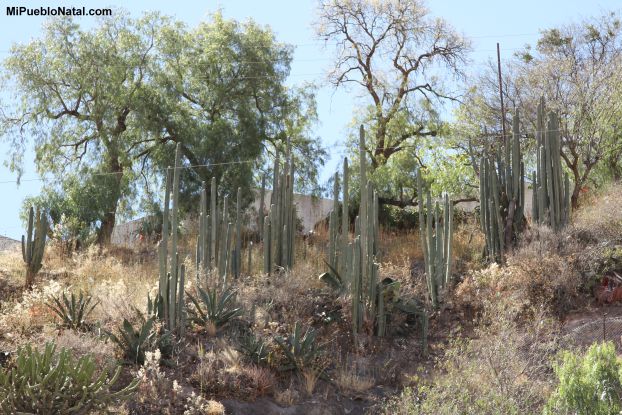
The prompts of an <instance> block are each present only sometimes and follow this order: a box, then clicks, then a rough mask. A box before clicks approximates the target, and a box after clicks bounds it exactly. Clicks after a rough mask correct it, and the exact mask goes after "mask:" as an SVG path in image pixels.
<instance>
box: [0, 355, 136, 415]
mask: <svg viewBox="0 0 622 415" xmlns="http://www.w3.org/2000/svg"><path fill="white" fill-rule="evenodd" d="M55 351H56V345H54V343H47V344H46V345H45V350H44V351H43V353H40V352H39V351H37V350H36V349H34V350H33V349H32V347H31V346H30V345H26V346H25V347H22V348H20V349H19V350H18V351H17V358H16V360H15V362H14V364H12V366H11V368H10V369H6V370H3V369H0V412H1V413H3V414H26V413H27V414H86V413H92V412H94V411H97V410H106V408H108V406H109V405H111V404H113V403H115V402H119V401H123V400H126V399H128V398H129V397H130V396H131V395H132V394H133V393H134V391H135V390H136V387H137V386H138V380H133V381H132V382H130V384H129V385H127V386H126V387H124V388H118V387H115V384H116V382H117V380H118V379H119V374H120V372H121V367H117V368H116V370H115V371H114V373H113V375H112V377H109V376H108V375H109V373H108V371H103V372H102V373H100V374H98V373H96V367H97V366H96V364H95V361H94V360H93V358H92V357H91V356H83V357H81V358H80V359H78V361H75V360H74V359H73V358H72V357H71V353H70V352H69V351H68V350H67V349H62V350H61V351H60V353H58V354H56V353H55ZM113 390H114V391H113Z"/></svg>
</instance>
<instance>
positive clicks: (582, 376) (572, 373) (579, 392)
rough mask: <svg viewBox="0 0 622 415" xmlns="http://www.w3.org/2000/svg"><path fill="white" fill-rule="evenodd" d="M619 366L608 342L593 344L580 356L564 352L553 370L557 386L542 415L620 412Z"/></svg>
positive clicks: (584, 414) (605, 414)
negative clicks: (556, 378)
mask: <svg viewBox="0 0 622 415" xmlns="http://www.w3.org/2000/svg"><path fill="white" fill-rule="evenodd" d="M621 369H622V365H621V363H620V361H619V360H618V358H617V356H616V351H615V346H614V345H613V343H611V342H607V343H601V344H593V345H592V346H591V347H590V348H589V349H588V351H587V353H585V355H584V356H578V355H577V354H575V353H573V352H570V351H565V352H563V353H562V355H561V362H560V363H558V364H557V365H555V366H554V370H555V374H556V375H557V377H558V378H559V385H558V386H557V389H556V390H555V391H554V392H553V394H552V395H551V397H550V399H549V401H548V403H547V405H546V407H545V409H544V414H545V415H549V414H550V415H552V414H577V415H588V414H589V415H614V414H619V413H620V411H621V410H622V404H621V402H622V383H621V381H620V375H621Z"/></svg>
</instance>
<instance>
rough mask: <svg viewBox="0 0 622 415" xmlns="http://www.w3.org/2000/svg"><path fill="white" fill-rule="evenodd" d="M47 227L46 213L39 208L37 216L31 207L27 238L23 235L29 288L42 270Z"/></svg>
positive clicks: (23, 251)
mask: <svg viewBox="0 0 622 415" xmlns="http://www.w3.org/2000/svg"><path fill="white" fill-rule="evenodd" d="M47 227H48V223H47V217H46V215H45V213H44V212H42V211H41V210H40V209H39V208H37V211H36V214H35V210H34V209H33V207H32V206H31V207H30V210H29V211H28V231H27V236H24V235H22V257H23V258H24V262H25V263H26V286H27V287H31V286H32V284H33V283H34V282H35V277H36V276H37V273H38V272H39V270H40V269H41V266H42V261H43V253H44V251H45V238H46V230H47Z"/></svg>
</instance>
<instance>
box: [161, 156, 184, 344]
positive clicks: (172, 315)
mask: <svg viewBox="0 0 622 415" xmlns="http://www.w3.org/2000/svg"><path fill="white" fill-rule="evenodd" d="M181 168H182V167H181V148H180V145H179V144H177V148H176V150H175V167H174V168H173V169H171V168H170V167H169V168H168V169H167V171H166V184H165V193H164V213H163V220H162V239H161V240H160V242H159V244H158V254H159V266H160V279H159V289H158V292H159V295H160V298H161V300H162V301H163V303H164V307H163V308H164V316H160V318H162V319H163V321H164V324H165V326H166V328H167V329H168V330H169V331H170V332H174V333H178V334H179V335H182V336H183V333H184V329H185V325H186V311H185V305H184V287H185V272H186V270H185V266H184V264H179V253H178V251H177V242H178V225H179V223H178V221H179V215H178V212H179V175H180V170H181ZM171 172H172V178H171ZM171 187H172V193H173V204H172V207H171V208H170V211H171V224H170V233H171V250H170V253H169V249H168V234H169V222H168V218H169V202H170V194H171Z"/></svg>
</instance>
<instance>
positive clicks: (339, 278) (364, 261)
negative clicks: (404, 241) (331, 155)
mask: <svg viewBox="0 0 622 415" xmlns="http://www.w3.org/2000/svg"><path fill="white" fill-rule="evenodd" d="M359 160H360V166H359V168H360V170H359V173H360V183H361V202H360V208H359V215H358V216H357V217H356V220H355V226H354V239H353V241H350V237H349V231H350V223H349V214H348V209H349V195H348V191H349V188H348V180H349V169H348V160H347V159H345V160H344V164H343V177H342V180H341V182H342V185H343V190H342V194H343V199H342V200H343V201H342V204H341V226H340V224H339V214H338V213H339V202H338V198H339V178H338V177H337V175H336V176H335V184H334V188H333V192H334V194H333V210H332V212H331V213H330V216H329V246H328V261H327V263H328V264H329V267H330V271H331V273H333V274H336V275H333V277H334V278H333V279H332V280H333V281H336V283H335V284H336V285H339V286H341V288H342V289H344V290H348V291H349V293H350V297H351V299H352V333H353V334H354V335H356V334H358V333H361V331H362V329H363V322H364V321H373V322H374V326H375V334H376V335H378V336H383V335H384V334H385V328H386V315H385V313H386V304H385V302H384V294H385V292H384V289H381V290H379V289H378V286H379V284H378V264H377V263H376V257H377V253H378V195H377V194H376V192H375V191H374V189H373V186H372V184H371V181H369V180H368V179H367V161H366V153H365V131H364V130H363V128H362V127H361V129H360V134H359ZM340 228H341V229H340ZM333 285H334V284H333Z"/></svg>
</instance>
